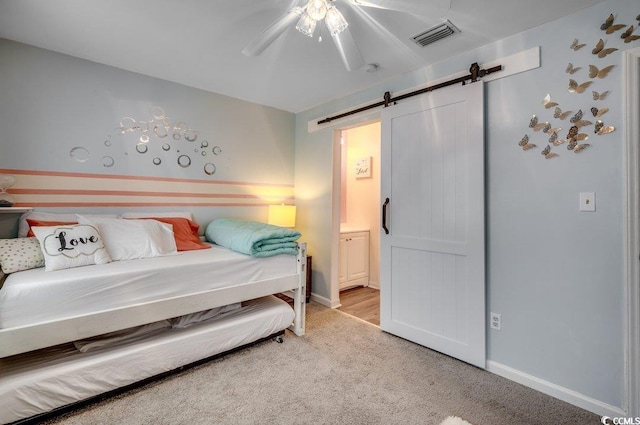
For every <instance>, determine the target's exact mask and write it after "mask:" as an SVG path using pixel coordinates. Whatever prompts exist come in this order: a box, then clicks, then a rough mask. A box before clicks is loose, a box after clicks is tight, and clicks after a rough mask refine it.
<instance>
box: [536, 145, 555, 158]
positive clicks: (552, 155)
mask: <svg viewBox="0 0 640 425" xmlns="http://www.w3.org/2000/svg"><path fill="white" fill-rule="evenodd" d="M540 153H541V154H542V155H543V156H544V157H545V158H546V159H551V158H555V157H556V156H558V154H557V153H553V152H551V145H547V147H546V148H544V149H543V150H542V152H540Z"/></svg>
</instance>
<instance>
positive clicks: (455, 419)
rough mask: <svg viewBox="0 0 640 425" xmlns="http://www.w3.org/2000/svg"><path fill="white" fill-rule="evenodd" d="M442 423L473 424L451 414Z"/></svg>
mask: <svg viewBox="0 0 640 425" xmlns="http://www.w3.org/2000/svg"><path fill="white" fill-rule="evenodd" d="M440 425H471V424H470V423H469V422H467V421H465V420H464V419H462V418H459V417H457V416H449V417H448V418H447V419H445V420H444V421H442V423H441V424H440Z"/></svg>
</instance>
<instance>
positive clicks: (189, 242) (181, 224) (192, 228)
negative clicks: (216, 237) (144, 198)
mask: <svg viewBox="0 0 640 425" xmlns="http://www.w3.org/2000/svg"><path fill="white" fill-rule="evenodd" d="M140 220H156V221H160V222H162V223H168V224H171V225H172V226H173V237H174V238H175V240H176V248H177V249H178V251H193V250H195V249H207V248H211V245H209V244H206V243H203V242H202V241H201V240H200V237H199V236H198V229H199V228H200V226H199V225H198V223H195V222H193V221H191V220H189V219H188V218H181V217H146V218H143V219H140Z"/></svg>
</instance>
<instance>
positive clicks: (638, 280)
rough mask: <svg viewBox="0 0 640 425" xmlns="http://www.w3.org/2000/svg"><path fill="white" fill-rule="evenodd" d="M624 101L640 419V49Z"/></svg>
mask: <svg viewBox="0 0 640 425" xmlns="http://www.w3.org/2000/svg"><path fill="white" fill-rule="evenodd" d="M622 60H623V73H624V74H623V85H622V87H623V99H624V117H625V118H624V155H623V158H624V159H623V161H624V169H625V173H624V175H625V178H626V181H625V186H626V187H625V191H626V196H625V199H624V212H623V213H624V228H623V234H624V281H625V292H624V308H625V316H626V323H625V359H624V366H625V373H624V376H625V393H626V397H625V399H626V400H625V406H623V407H624V409H625V411H626V412H627V416H629V417H637V416H640V261H639V259H640V249H639V244H640V209H639V208H638V203H639V202H640V196H639V191H640V176H639V171H638V165H639V155H640V149H639V148H638V142H639V141H640V48H636V49H632V50H628V51H626V52H624V54H623V59H622Z"/></svg>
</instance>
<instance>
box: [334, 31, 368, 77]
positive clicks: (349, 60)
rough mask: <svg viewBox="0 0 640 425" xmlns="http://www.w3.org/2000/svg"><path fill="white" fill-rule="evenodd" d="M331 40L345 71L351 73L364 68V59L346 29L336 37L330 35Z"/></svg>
mask: <svg viewBox="0 0 640 425" xmlns="http://www.w3.org/2000/svg"><path fill="white" fill-rule="evenodd" d="M331 38H332V39H333V42H334V43H335V45H336V48H337V49H338V53H340V58H341V59H342V62H343V63H344V66H345V68H347V71H353V70H354V69H358V68H362V67H363V66H364V58H363V57H362V54H361V53H360V49H358V45H357V44H356V42H355V40H354V39H353V36H352V35H351V32H349V29H348V28H346V29H345V30H344V31H342V32H341V33H339V34H337V35H332V36H331Z"/></svg>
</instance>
